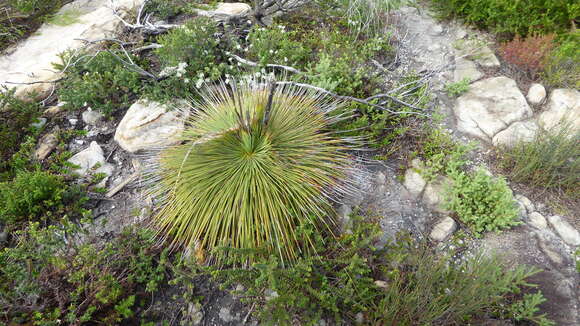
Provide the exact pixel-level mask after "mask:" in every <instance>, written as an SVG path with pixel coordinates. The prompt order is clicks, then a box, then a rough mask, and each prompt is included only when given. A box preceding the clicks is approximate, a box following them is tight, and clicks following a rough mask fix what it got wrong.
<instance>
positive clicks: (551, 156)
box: [499, 122, 580, 198]
mask: <svg viewBox="0 0 580 326" xmlns="http://www.w3.org/2000/svg"><path fill="white" fill-rule="evenodd" d="M571 128H572V126H571V124H570V123H566V122H564V123H563V124H562V125H560V126H558V127H557V129H556V130H552V131H540V132H539V133H538V135H537V136H536V138H535V139H534V140H533V141H531V142H521V143H518V144H516V145H515V146H514V147H512V148H503V149H502V152H501V153H500V154H499V155H500V158H501V162H500V165H501V166H502V167H503V168H505V169H506V171H507V172H508V175H509V177H510V178H511V179H512V180H514V181H517V182H525V183H528V184H531V185H533V186H536V187H541V188H546V189H555V190H562V191H564V192H566V193H568V194H569V195H570V196H572V197H574V198H578V196H579V195H580V191H579V189H580V146H578V144H580V132H579V131H574V130H573V129H571Z"/></svg>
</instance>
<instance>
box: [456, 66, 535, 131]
mask: <svg viewBox="0 0 580 326" xmlns="http://www.w3.org/2000/svg"><path fill="white" fill-rule="evenodd" d="M454 113H455V117H456V118H457V128H458V129H459V131H461V132H463V133H466V134H468V135H471V136H474V137H478V138H481V139H483V140H486V141H491V140H492V139H493V136H495V134H497V133H498V132H500V131H502V130H504V129H506V128H507V127H508V126H509V125H510V124H512V123H514V122H516V121H520V120H524V119H526V118H528V117H531V116H532V110H531V109H530V106H529V105H528V102H527V101H526V99H525V97H524V95H523V94H522V93H521V92H520V90H519V89H518V87H517V84H516V82H515V81H514V80H512V79H510V78H507V77H494V78H488V79H484V80H481V81H478V82H475V83H473V84H471V86H470V90H469V91H468V92H467V93H465V94H463V95H462V96H460V97H459V98H458V99H457V102H456V105H455V108H454Z"/></svg>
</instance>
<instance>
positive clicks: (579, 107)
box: [538, 89, 580, 131]
mask: <svg viewBox="0 0 580 326" xmlns="http://www.w3.org/2000/svg"><path fill="white" fill-rule="evenodd" d="M563 121H567V122H569V123H570V124H571V128H572V129H573V131H578V130H580V92H578V91H577V90H573V89H555V90H553V91H552V93H551V94H550V97H549V98H548V106H547V109H546V110H545V111H544V112H542V113H541V114H540V115H539V116H538V124H539V125H540V126H541V127H542V128H544V129H546V130H552V129H554V128H556V127H558V126H561V123H562V122H563Z"/></svg>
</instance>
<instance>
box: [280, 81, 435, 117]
mask: <svg viewBox="0 0 580 326" xmlns="http://www.w3.org/2000/svg"><path fill="white" fill-rule="evenodd" d="M276 84H278V85H293V86H298V87H304V88H309V89H312V90H315V91H318V92H321V93H323V94H326V95H329V96H332V97H334V98H336V99H339V100H345V101H351V102H356V103H360V104H365V105H368V106H371V107H373V108H375V109H378V110H381V111H387V112H389V113H391V114H416V115H421V116H424V117H428V115H426V114H424V113H421V112H417V111H423V110H422V109H421V108H418V107H417V106H415V105H413V104H409V103H407V102H404V101H401V100H399V99H397V98H396V97H393V96H391V95H388V94H377V95H373V96H371V97H368V98H366V99H360V98H356V97H352V96H345V95H338V94H336V93H333V92H331V91H328V90H326V89H324V88H321V87H318V86H314V85H310V84H304V83H296V82H290V81H284V82H276ZM385 97H386V98H388V99H390V100H391V101H393V102H396V103H398V104H400V105H403V106H406V107H409V108H412V109H414V110H416V111H410V112H409V111H393V110H391V109H390V108H388V107H385V106H383V105H381V104H375V103H371V102H370V101H372V100H374V99H379V98H385ZM383 103H384V102H383Z"/></svg>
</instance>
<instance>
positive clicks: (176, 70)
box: [159, 62, 187, 77]
mask: <svg viewBox="0 0 580 326" xmlns="http://www.w3.org/2000/svg"><path fill="white" fill-rule="evenodd" d="M185 68H187V62H180V63H179V64H178V65H177V66H174V67H165V68H164V69H163V70H161V72H160V73H159V76H160V77H167V76H171V75H175V77H183V75H185V73H186V71H185Z"/></svg>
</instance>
